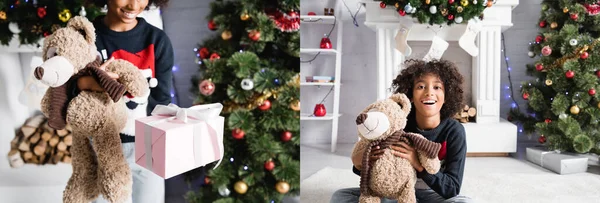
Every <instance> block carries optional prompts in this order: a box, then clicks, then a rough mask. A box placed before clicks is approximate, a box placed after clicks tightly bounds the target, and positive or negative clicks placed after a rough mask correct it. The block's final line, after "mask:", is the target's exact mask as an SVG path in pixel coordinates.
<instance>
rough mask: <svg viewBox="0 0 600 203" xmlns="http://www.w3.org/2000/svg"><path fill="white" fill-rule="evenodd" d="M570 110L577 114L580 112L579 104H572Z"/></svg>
mask: <svg viewBox="0 0 600 203" xmlns="http://www.w3.org/2000/svg"><path fill="white" fill-rule="evenodd" d="M570 110H571V113H572V114H575V115H577V114H579V107H578V106H577V105H573V106H571V109H570Z"/></svg>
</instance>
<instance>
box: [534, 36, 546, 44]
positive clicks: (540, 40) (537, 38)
mask: <svg viewBox="0 0 600 203" xmlns="http://www.w3.org/2000/svg"><path fill="white" fill-rule="evenodd" d="M543 40H544V37H542V36H541V35H538V36H537V37H535V42H537V43H542V41H543Z"/></svg>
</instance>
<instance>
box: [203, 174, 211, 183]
mask: <svg viewBox="0 0 600 203" xmlns="http://www.w3.org/2000/svg"><path fill="white" fill-rule="evenodd" d="M210 182H211V181H210V177H209V176H204V184H206V185H208V184H210Z"/></svg>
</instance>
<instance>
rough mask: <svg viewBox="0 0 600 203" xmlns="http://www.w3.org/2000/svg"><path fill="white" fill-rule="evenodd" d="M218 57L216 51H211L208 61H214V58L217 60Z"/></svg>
mask: <svg viewBox="0 0 600 203" xmlns="http://www.w3.org/2000/svg"><path fill="white" fill-rule="evenodd" d="M220 58H221V56H219V54H217V53H212V54H211V55H210V61H211V62H212V61H215V60H218V59H220Z"/></svg>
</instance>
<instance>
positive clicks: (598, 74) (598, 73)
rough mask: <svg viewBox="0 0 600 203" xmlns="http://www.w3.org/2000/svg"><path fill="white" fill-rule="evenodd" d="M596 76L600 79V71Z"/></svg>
mask: <svg viewBox="0 0 600 203" xmlns="http://www.w3.org/2000/svg"><path fill="white" fill-rule="evenodd" d="M596 76H597V77H599V78H600V70H599V71H596Z"/></svg>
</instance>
